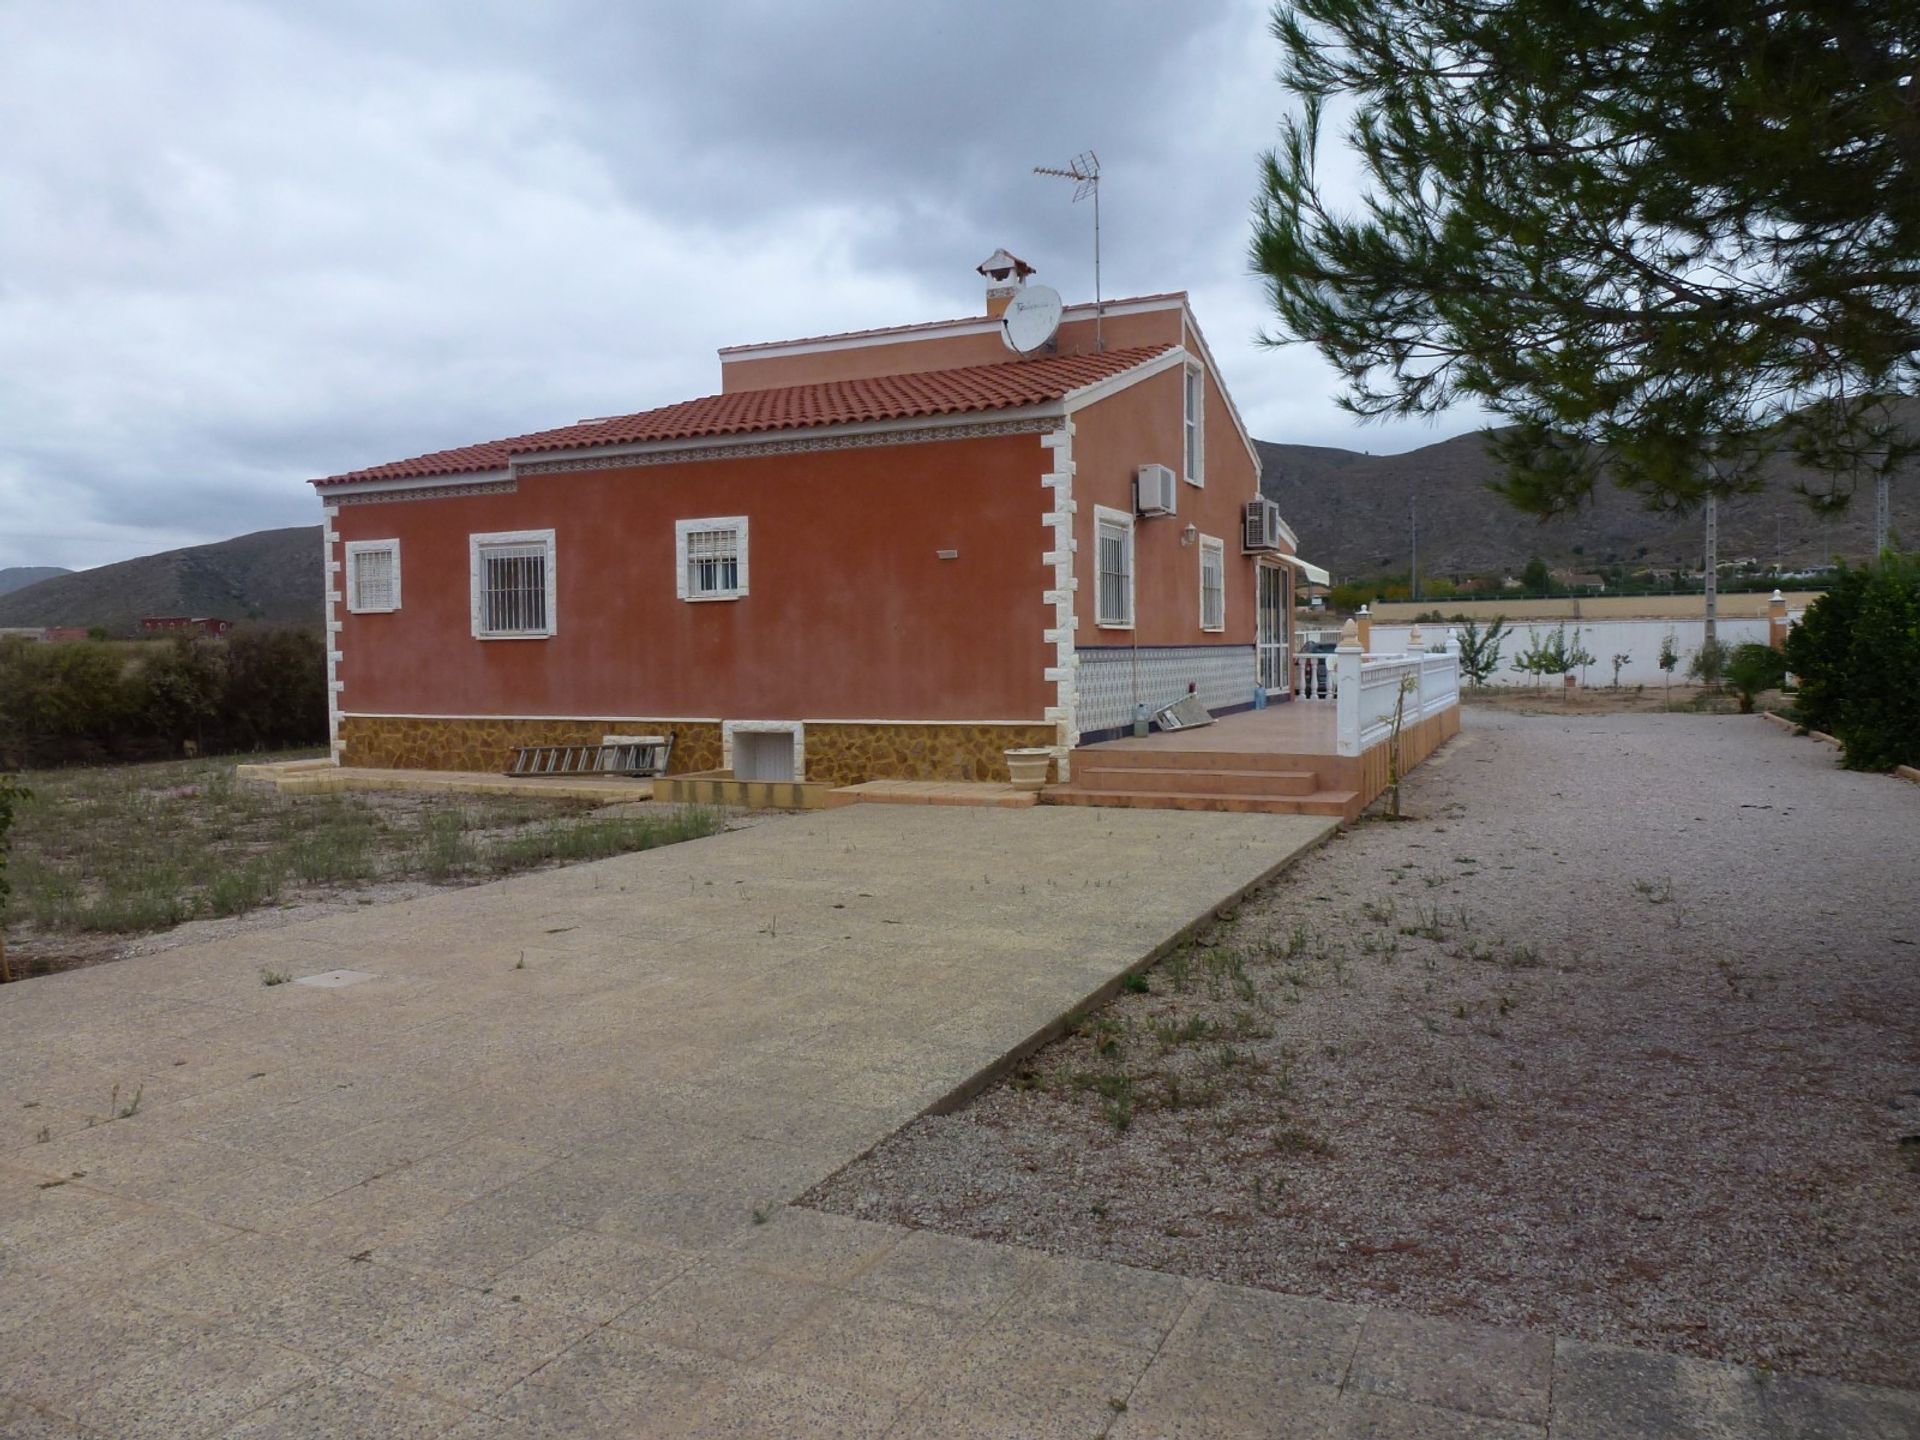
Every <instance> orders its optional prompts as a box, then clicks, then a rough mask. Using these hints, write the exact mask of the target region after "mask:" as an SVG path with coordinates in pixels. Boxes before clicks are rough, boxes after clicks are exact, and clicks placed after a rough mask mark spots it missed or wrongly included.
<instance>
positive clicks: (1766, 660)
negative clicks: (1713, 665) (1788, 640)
mask: <svg viewBox="0 0 1920 1440" xmlns="http://www.w3.org/2000/svg"><path fill="white" fill-rule="evenodd" d="M1726 668H1727V683H1728V684H1729V685H1731V686H1733V688H1734V690H1735V692H1737V693H1738V694H1739V696H1740V713H1741V714H1742V715H1751V714H1752V713H1753V699H1754V697H1755V696H1756V695H1758V694H1759V693H1760V692H1761V691H1762V690H1778V689H1779V688H1780V683H1781V681H1783V680H1784V679H1786V674H1787V662H1786V658H1785V657H1784V656H1783V655H1781V653H1780V652H1779V651H1778V650H1776V649H1774V648H1773V647H1772V646H1771V645H1757V644H1754V643H1753V642H1751V641H1749V642H1748V643H1747V644H1745V645H1736V646H1734V648H1733V653H1732V654H1730V655H1728V656H1727V667H1726Z"/></svg>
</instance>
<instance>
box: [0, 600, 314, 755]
mask: <svg viewBox="0 0 1920 1440" xmlns="http://www.w3.org/2000/svg"><path fill="white" fill-rule="evenodd" d="M326 734H327V690H326V652H325V649H324V647H323V646H322V644H321V641H320V639H319V638H318V637H317V636H315V635H312V634H308V633H305V632H303V631H297V630H273V629H249V630H242V631H237V632H235V633H234V634H233V635H231V636H228V637H226V638H225V639H220V640H210V639H194V638H190V637H187V636H184V635H181V636H173V637H170V638H168V639H165V640H149V641H139V642H113V641H105V642H103V641H93V640H89V641H83V642H76V643H72V644H58V645H46V644H39V643H35V642H32V641H24V640H15V639H9V640H4V641H0V765H4V766H12V767H19V768H28V767H40V766H53V765H73V764H90V763H97V762H100V761H106V760H154V759H161V758H165V757H170V756H176V755H179V754H180V753H181V751H182V749H183V748H184V747H185V746H186V745H188V744H189V743H191V744H192V746H193V747H194V749H196V750H197V751H199V752H200V753H202V754H212V753H214V752H216V751H233V750H254V749H262V748H266V747H273V748H285V747H289V746H298V745H311V744H318V743H320V742H321V741H323V740H325V738H326Z"/></svg>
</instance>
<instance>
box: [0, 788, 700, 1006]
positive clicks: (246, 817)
mask: <svg viewBox="0 0 1920 1440" xmlns="http://www.w3.org/2000/svg"><path fill="white" fill-rule="evenodd" d="M286 758H291V757H286ZM22 779H23V781H24V783H25V784H26V785H27V786H28V788H29V789H30V790H31V791H32V798H31V799H29V800H27V801H26V802H24V803H23V804H22V805H21V806H20V807H19V811H18V818H17V821H16V825H15V829H14V854H13V861H12V867H11V875H12V880H13V887H14V895H13V900H12V906H11V915H12V923H11V926H10V941H11V943H10V946H9V949H10V954H11V957H12V963H13V969H14V972H15V973H16V974H17V975H33V974H42V973H46V972H47V971H49V970H54V969H60V968H64V967H65V966H67V965H70V964H72V963H77V962H83V961H86V960H90V959H98V958H105V957H106V956H108V955H110V954H111V953H113V950H112V946H111V945H110V944H106V943H103V941H105V940H106V937H122V936H129V935H141V934H150V933H153V932H156V931H164V930H167V929H170V928H172V927H174V926H177V925H180V924H183V923H185V922H187V921H191V920H201V919H219V918H226V917H233V916H240V915H246V914H249V913H251V912H254V911H258V910H260V909H263V908H266V907H272V906H279V905H291V904H295V903H300V902H307V901H312V900H315V899H318V898H325V897H332V896H340V895H345V894H352V893H355V892H370V891H373V890H375V889H377V888H379V887H390V886H393V885H396V884H404V883H418V884H426V885H459V884H472V883H476V882H478V881H481V880H487V879H492V878H495V877H498V876H501V875H508V874H513V873H516V872H519V871H524V870H532V869H539V868H542V867H545V866H548V865H553V864H566V863H572V862H578V861H582V860H598V859H604V858H606V857H608V856H611V855H618V854H624V853H627V852H629V851H635V850H645V849H649V848H651V847H653V846H656V845H664V844H672V843H674V842H676V841H680V840H691V839H696V838H698V837H700V836H703V835H710V834H713V833H714V832H715V831H717V830H719V829H720V828H722V825H723V821H722V819H721V816H720V815H719V814H718V812H715V811H711V810H704V809H698V808H689V809H672V808H668V807H664V806H663V807H661V809H660V810H659V811H658V812H657V813H643V814H640V815H629V814H621V815H618V816H607V815H602V814H599V813H597V810H598V807H595V806H593V805H591V804H588V803H584V802H573V801H558V800H548V799H540V798H534V797H526V798H521V797H517V796H450V795H424V794H379V793H361V792H350V793H345V794H334V795H300V796H282V795H280V794H278V793H277V792H275V791H273V790H272V789H270V788H267V787H264V786H254V785H245V784H241V783H239V782H237V781H236V780H235V778H234V767H233V762H232V761H230V760H189V761H179V762H170V763H165V764H157V765H121V766H102V767H94V768H88V769H73V770H53V771H41V772H38V773H34V774H29V775H26V776H23V777H22Z"/></svg>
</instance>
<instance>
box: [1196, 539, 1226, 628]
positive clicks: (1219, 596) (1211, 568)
mask: <svg viewBox="0 0 1920 1440" xmlns="http://www.w3.org/2000/svg"><path fill="white" fill-rule="evenodd" d="M1200 628H1201V629H1202V630H1224V629H1226V628H1227V551H1226V546H1224V545H1223V544H1221V543H1220V541H1218V540H1216V539H1214V538H1213V537H1212V536H1211V535H1202V536H1201V537H1200Z"/></svg>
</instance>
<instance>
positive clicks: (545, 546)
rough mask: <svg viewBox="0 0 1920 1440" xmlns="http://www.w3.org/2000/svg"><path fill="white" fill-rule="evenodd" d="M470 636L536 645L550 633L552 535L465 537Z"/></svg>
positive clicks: (527, 532) (512, 533) (525, 532)
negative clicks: (470, 588)
mask: <svg viewBox="0 0 1920 1440" xmlns="http://www.w3.org/2000/svg"><path fill="white" fill-rule="evenodd" d="M468 544H469V546H470V548H471V558H472V564H473V633H474V635H475V636H477V637H478V638H480V639H482V640H537V639H544V638H545V637H547V636H549V635H551V634H553V633H554V618H555V617H554V547H553V531H551V530H509V531H502V532H499V533H497V534H491V535H472V536H469V537H468Z"/></svg>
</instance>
